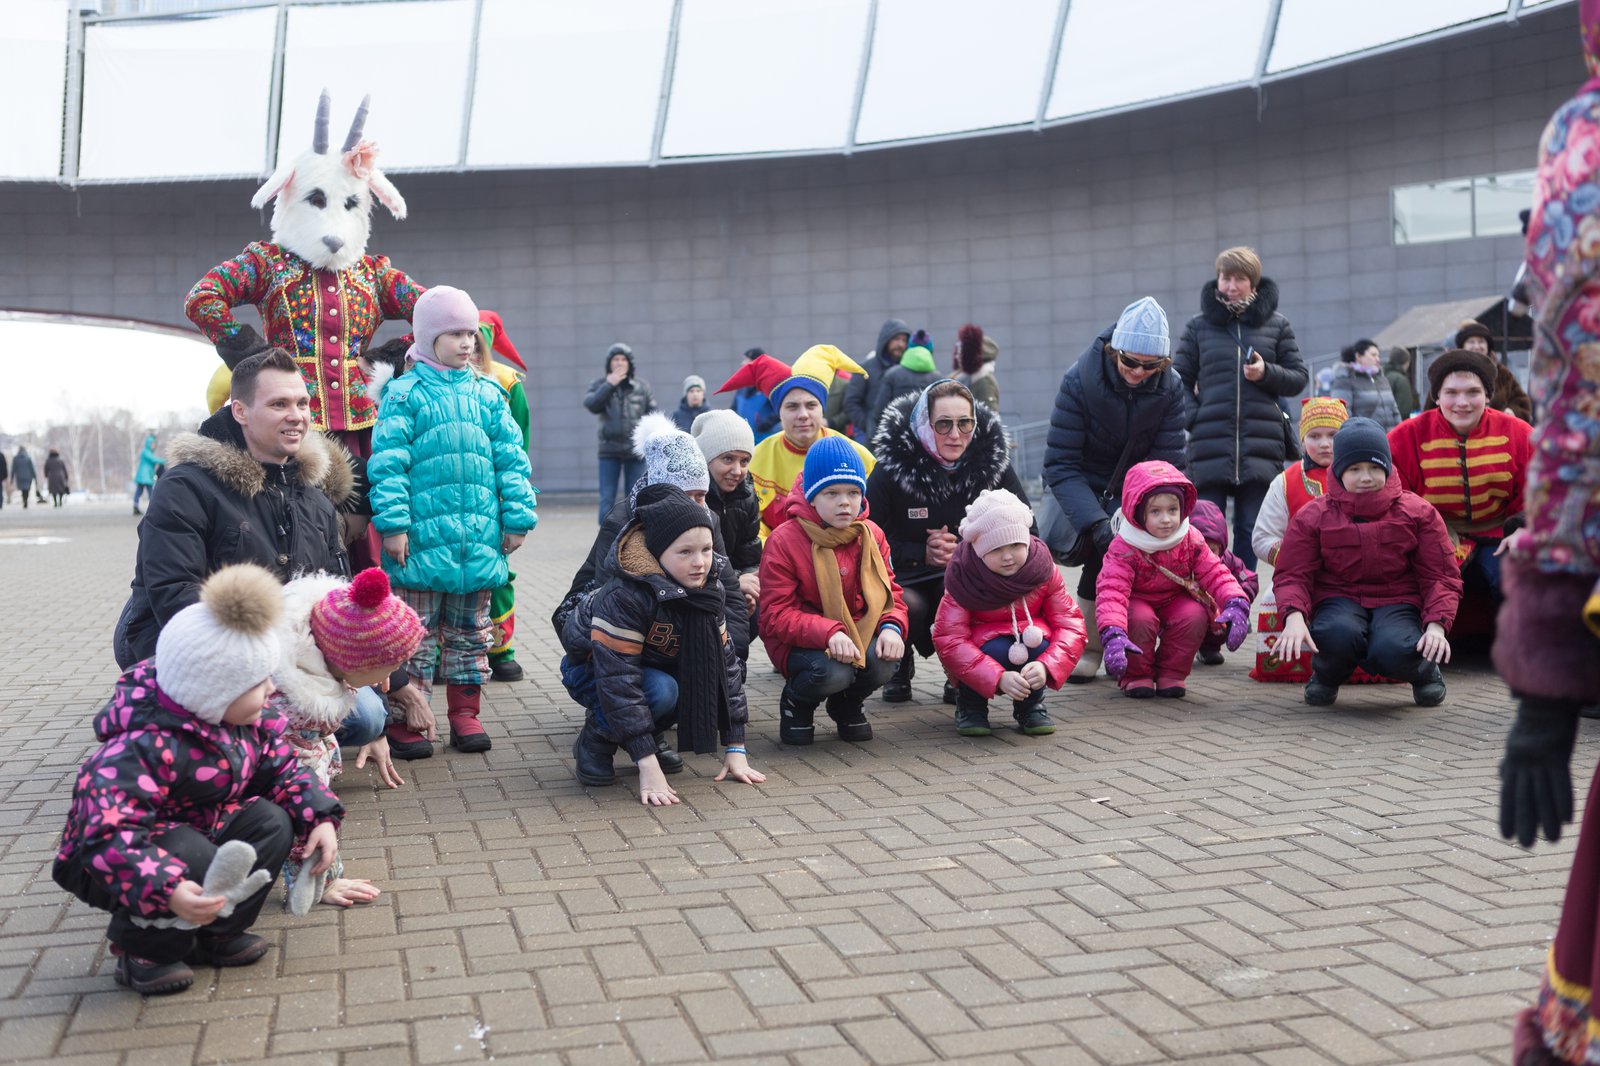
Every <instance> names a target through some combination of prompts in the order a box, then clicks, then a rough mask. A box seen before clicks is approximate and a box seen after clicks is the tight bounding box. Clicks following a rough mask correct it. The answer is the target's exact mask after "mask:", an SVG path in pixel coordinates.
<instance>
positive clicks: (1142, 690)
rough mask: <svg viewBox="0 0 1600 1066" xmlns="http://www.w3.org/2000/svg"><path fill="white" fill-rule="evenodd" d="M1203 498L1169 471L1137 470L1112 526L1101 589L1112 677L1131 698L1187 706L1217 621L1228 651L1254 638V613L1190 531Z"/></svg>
mask: <svg viewBox="0 0 1600 1066" xmlns="http://www.w3.org/2000/svg"><path fill="white" fill-rule="evenodd" d="M1195 500H1196V493H1195V489H1194V486H1193V485H1191V484H1190V483H1189V479H1188V478H1186V477H1184V476H1183V473H1182V472H1181V471H1180V470H1178V468H1177V467H1175V466H1173V465H1172V464H1171V463H1166V462H1160V461H1153V462H1147V463H1139V464H1138V465H1137V466H1135V467H1134V468H1133V469H1132V470H1129V471H1128V476H1127V478H1126V480H1125V481H1124V482H1123V485H1122V507H1121V509H1120V510H1118V511H1117V513H1116V514H1115V515H1113V516H1112V519H1111V527H1112V530H1113V531H1114V532H1115V534H1116V536H1115V537H1114V538H1113V539H1112V541H1111V547H1110V548H1109V549H1108V550H1107V551H1106V561H1105V566H1104V567H1103V568H1102V569H1101V571H1100V580H1099V581H1098V582H1097V583H1096V585H1095V605H1096V610H1097V619H1098V621H1099V622H1100V643H1101V646H1102V647H1104V648H1105V664H1106V672H1107V673H1108V674H1110V675H1111V676H1112V677H1115V678H1117V680H1118V683H1119V684H1121V686H1122V691H1123V693H1124V694H1125V695H1128V696H1132V697H1134V698H1136V699H1148V698H1149V697H1151V696H1166V697H1169V698H1174V699H1177V698H1181V697H1183V696H1184V695H1186V694H1187V689H1186V688H1185V686H1184V682H1185V681H1187V680H1188V678H1189V670H1190V669H1191V668H1192V667H1193V665H1194V656H1195V652H1196V651H1198V650H1199V648H1200V643H1201V641H1203V640H1204V639H1205V636H1206V631H1207V630H1208V629H1209V628H1210V626H1211V624H1212V621H1213V619H1215V621H1216V623H1217V624H1218V625H1221V626H1225V627H1226V628H1227V631H1228V636H1227V644H1228V650H1229V651H1236V650H1238V647H1239V645H1241V644H1243V643H1244V638H1245V635H1246V634H1247V633H1249V631H1250V604H1249V601H1248V600H1246V599H1245V597H1244V591H1243V590H1242V589H1241V588H1240V587H1239V582H1238V581H1236V580H1234V577H1233V575H1232V574H1231V573H1229V572H1228V568H1227V566H1225V565H1224V564H1223V562H1222V560H1221V559H1218V558H1217V556H1216V555H1215V554H1214V553H1213V552H1212V551H1211V549H1210V548H1208V547H1206V542H1205V538H1204V537H1203V536H1201V535H1200V532H1199V531H1198V530H1195V529H1192V528H1190V526H1189V515H1190V514H1191V513H1192V512H1193V511H1194V506H1195Z"/></svg>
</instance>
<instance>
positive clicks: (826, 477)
mask: <svg viewBox="0 0 1600 1066" xmlns="http://www.w3.org/2000/svg"><path fill="white" fill-rule="evenodd" d="M800 484H801V487H802V488H803V489H804V490H805V494H806V502H807V503H810V502H811V501H812V500H814V499H816V498H817V493H819V492H821V491H822V490H823V489H825V488H827V487H828V486H829V485H840V484H847V485H854V486H855V487H856V488H858V489H860V490H861V491H862V492H866V491H867V468H866V465H865V464H864V463H862V461H861V456H859V455H857V454H856V450H855V448H853V447H852V446H851V444H850V440H849V438H848V437H842V436H840V437H823V438H821V439H820V440H818V441H816V442H815V443H814V444H812V445H811V447H810V448H809V449H807V450H806V465H805V467H804V469H803V470H802V472H801V482H800Z"/></svg>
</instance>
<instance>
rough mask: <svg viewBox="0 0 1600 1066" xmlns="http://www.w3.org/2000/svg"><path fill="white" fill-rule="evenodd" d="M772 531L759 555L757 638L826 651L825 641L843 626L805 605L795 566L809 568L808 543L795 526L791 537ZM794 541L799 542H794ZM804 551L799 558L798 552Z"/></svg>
mask: <svg viewBox="0 0 1600 1066" xmlns="http://www.w3.org/2000/svg"><path fill="white" fill-rule="evenodd" d="M781 532H783V528H782V527H779V529H777V530H774V531H773V533H772V536H770V537H768V538H767V544H766V548H765V549H764V550H763V551H762V552H761V635H762V636H763V637H764V638H766V639H768V640H774V641H777V642H778V643H780V644H787V645H789V647H791V648H818V649H820V648H826V647H827V646H828V638H829V637H831V636H833V635H834V634H835V633H843V632H844V626H843V625H842V624H841V623H839V622H835V621H834V620H833V619H831V618H824V617H822V615H821V614H819V613H818V608H817V607H815V606H814V605H812V604H809V603H807V602H806V599H805V597H804V595H803V591H802V590H803V588H804V586H803V585H802V584H801V580H800V572H799V570H798V569H797V567H798V566H805V567H806V568H807V569H809V568H810V566H811V552H810V542H809V541H807V540H806V537H805V533H804V531H803V530H801V529H800V527H799V526H795V527H793V529H792V532H794V533H799V534H800V536H799V537H798V538H796V537H793V536H788V535H784V536H779V533H781ZM797 540H798V541H799V542H800V543H796V542H797ZM802 548H803V549H805V554H804V555H801V554H800V550H801V549H802Z"/></svg>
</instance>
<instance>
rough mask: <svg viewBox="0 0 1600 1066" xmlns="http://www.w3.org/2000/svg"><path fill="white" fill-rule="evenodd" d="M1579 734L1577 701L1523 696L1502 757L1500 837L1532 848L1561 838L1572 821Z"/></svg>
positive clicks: (1507, 736) (1507, 735)
mask: <svg viewBox="0 0 1600 1066" xmlns="http://www.w3.org/2000/svg"><path fill="white" fill-rule="evenodd" d="M1577 736H1578V705H1577V704H1576V703H1568V702H1564V701H1561V700H1545V699H1537V698H1532V697H1529V698H1524V699H1523V700H1522V701H1521V702H1520V703H1518V704H1517V718H1516V721H1515V722H1513V723H1512V725H1511V731H1510V732H1509V733H1507V734H1506V755H1505V758H1504V759H1502V760H1501V761H1500V835H1501V836H1503V837H1508V838H1509V837H1512V836H1515V837H1516V838H1517V843H1519V844H1521V845H1522V846H1523V847H1525V848H1528V847H1532V846H1533V842H1534V840H1535V839H1536V838H1537V837H1538V835H1539V829H1540V827H1543V828H1544V835H1545V839H1547V840H1549V841H1551V842H1552V843H1554V842H1555V841H1557V840H1560V839H1561V826H1562V825H1563V824H1564V823H1567V822H1570V821H1572V770H1571V766H1570V764H1571V762H1572V746H1573V743H1574V742H1575V741H1576V740H1577Z"/></svg>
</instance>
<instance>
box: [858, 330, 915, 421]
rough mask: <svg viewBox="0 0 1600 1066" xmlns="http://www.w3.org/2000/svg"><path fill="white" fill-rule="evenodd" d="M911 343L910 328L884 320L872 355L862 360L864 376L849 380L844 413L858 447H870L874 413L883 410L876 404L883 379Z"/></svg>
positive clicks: (874, 418) (896, 364)
mask: <svg viewBox="0 0 1600 1066" xmlns="http://www.w3.org/2000/svg"><path fill="white" fill-rule="evenodd" d="M910 341H911V327H910V326H908V325H906V324H905V323H904V322H902V321H901V320H900V319H898V318H891V319H887V320H886V321H885V322H884V323H883V325H882V326H880V327H879V329H878V343H877V344H876V345H874V346H873V349H872V354H871V355H869V356H867V357H866V358H865V359H863V360H861V369H862V370H865V371H866V373H865V374H856V375H854V376H853V377H851V379H850V385H849V387H848V388H847V389H846V390H845V394H844V413H845V414H847V415H849V416H850V432H851V434H852V435H853V436H854V437H855V440H856V443H857V444H861V445H864V446H866V447H871V446H872V435H873V433H874V432H875V431H876V430H877V428H878V424H877V422H878V420H877V418H876V417H875V415H874V412H876V411H881V410H883V405H882V404H880V403H879V402H878V396H879V394H880V393H881V392H882V390H883V377H884V375H885V374H887V373H888V372H889V368H890V367H892V366H899V365H900V357H901V356H902V355H904V354H905V352H906V345H907V344H908V343H910Z"/></svg>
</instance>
